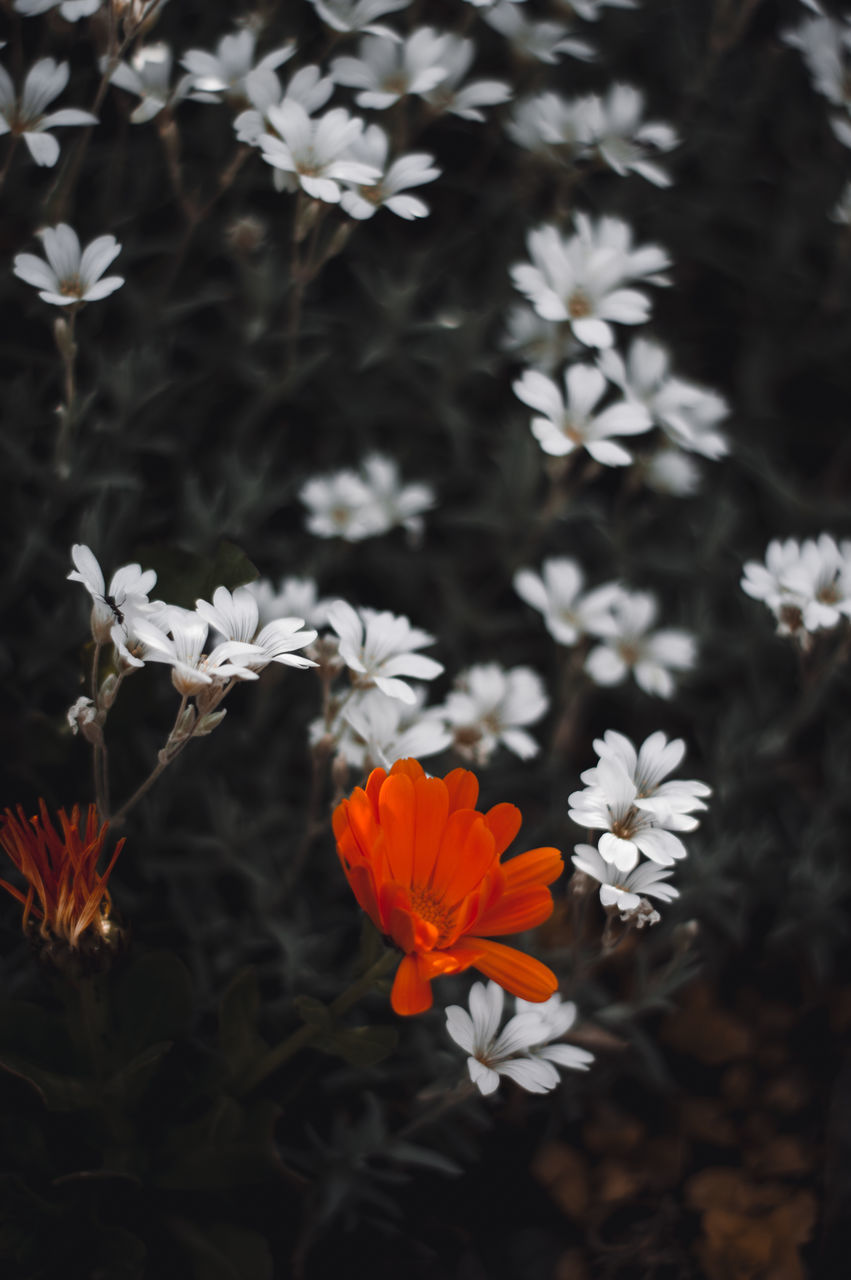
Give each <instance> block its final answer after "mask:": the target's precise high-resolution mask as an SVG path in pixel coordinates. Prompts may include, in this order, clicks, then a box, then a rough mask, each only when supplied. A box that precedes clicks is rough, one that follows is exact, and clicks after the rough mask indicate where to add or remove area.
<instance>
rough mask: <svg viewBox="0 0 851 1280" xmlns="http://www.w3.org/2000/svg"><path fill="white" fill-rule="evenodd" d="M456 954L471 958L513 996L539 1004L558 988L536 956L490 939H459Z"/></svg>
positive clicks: (550, 972)
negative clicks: (466, 955) (470, 956)
mask: <svg viewBox="0 0 851 1280" xmlns="http://www.w3.org/2000/svg"><path fill="white" fill-rule="evenodd" d="M452 949H453V951H455V952H456V953H458V954H460V955H465V954H468V955H472V956H473V957H474V958H473V960H472V965H473V968H474V969H478V970H479V972H480V973H483V974H484V975H485V977H486V978H493V980H494V982H498V983H499V985H500V986H501V987H504V988H505V990H506V991H510V992H511V994H512V995H513V996H520V998H521V1000H534V1001H535V1002H536V1003H540V1001H542V1000H549V998H550V996H551V995H553V994H554V993H555V992H556V990H557V989H558V978H557V977H556V976H555V974H554V973H553V971H552V969H548V968H547V966H546V965H545V964H541V961H540V960H536V959H535V958H534V956H527V955H525V953H524V952H522V951H516V950H515V949H514V947H506V946H505V945H504V944H503V943H501V942H491V941H490V939H488V938H459V939H458V941H457V942H456V943H455V945H454V946H453V948H452Z"/></svg>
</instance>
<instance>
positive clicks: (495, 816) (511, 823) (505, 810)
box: [485, 804, 523, 856]
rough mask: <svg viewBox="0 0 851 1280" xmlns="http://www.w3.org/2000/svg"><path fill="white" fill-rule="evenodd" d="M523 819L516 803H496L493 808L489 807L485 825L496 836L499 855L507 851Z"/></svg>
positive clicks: (495, 840)
mask: <svg viewBox="0 0 851 1280" xmlns="http://www.w3.org/2000/svg"><path fill="white" fill-rule="evenodd" d="M522 821H523V816H522V814H521V812H520V810H519V809H518V808H517V805H516V804H495V805H494V807H493V808H492V809H488V811H487V813H486V814H485V825H486V826H487V828H488V830H489V831H490V832H491V834H492V836H493V838H494V842H495V844H496V853H497V856H500V855H502V854H503V853H505V850H506V849H507V848H508V846H509V845H510V844H511V841H512V840H513V839H514V837H515V836H516V835H517V832H518V831H519V830H520V824H521V822H522Z"/></svg>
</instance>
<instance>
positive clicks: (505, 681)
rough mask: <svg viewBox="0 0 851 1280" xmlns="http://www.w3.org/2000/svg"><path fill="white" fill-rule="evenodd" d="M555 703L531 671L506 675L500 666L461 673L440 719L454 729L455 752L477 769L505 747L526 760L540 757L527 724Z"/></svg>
mask: <svg viewBox="0 0 851 1280" xmlns="http://www.w3.org/2000/svg"><path fill="white" fill-rule="evenodd" d="M549 705H550V702H549V698H548V697H547V695H546V693H545V692H544V684H543V681H542V680H541V678H540V676H539V675H537V674H536V672H534V671H533V670H532V669H531V667H512V668H510V669H509V670H506V669H505V668H504V667H501V666H499V664H498V663H496V662H487V663H479V664H477V665H475V666H472V667H469V668H468V669H467V670H466V671H462V672H461V673H460V675H459V676H458V677H457V679H456V681H455V688H454V689H453V691H452V692H451V693H450V694H449V696H448V698H447V699H446V702H445V704H444V705H443V706H442V707H440V708H438V714H440V715H441V716H443V717H445V719H446V720H447V721H448V723H449V724H450V725H451V727H452V730H453V741H454V745H455V749H456V750H457V751H458V752H459V753H460V754H461V755H463V756H466V757H468V758H470V759H472V760H474V761H476V763H477V764H487V762H488V761H489V760H490V758H491V756H492V755H493V753H494V751H495V750H496V748H497V747H498V746H499V745H500V744H502V746H504V747H507V748H508V750H509V751H512V752H513V753H514V754H515V755H516V756H519V757H520V759H521V760H530V759H531V758H532V757H533V756H536V755H537V754H538V750H539V747H538V744H537V742H536V741H535V739H534V738H533V737H532V735H531V734H530V733H527V732H526V729H525V728H524V727H523V726H525V725H530V724H535V723H536V722H537V721H538V720H540V719H541V717H542V716H543V715H545V713H546V711H547V708H548V707H549Z"/></svg>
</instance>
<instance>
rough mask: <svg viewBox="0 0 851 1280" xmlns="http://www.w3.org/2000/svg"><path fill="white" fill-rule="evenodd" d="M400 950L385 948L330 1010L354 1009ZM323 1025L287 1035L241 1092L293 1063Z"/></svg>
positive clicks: (246, 1082)
mask: <svg viewBox="0 0 851 1280" xmlns="http://www.w3.org/2000/svg"><path fill="white" fill-rule="evenodd" d="M398 958H399V957H398V952H396V951H395V950H388V951H385V952H384V954H383V955H381V956H379V958H378V959H377V960H376V962H375V964H373V965H371V966H370V968H369V969H367V971H366V973H364V974H362V976H361V977H360V978H358V979H357V981H355V982H353V983H352V985H351V986H350V987H347V988H346V990H345V991H344V992H343V993H342V995H339V996H337V999H336V1000H334V1001H333V1002H332V1004H331V1005H330V1006H329V1011H330V1013H331V1014H332V1016H333V1017H338V1016H339V1015H340V1014H343V1013H346V1012H347V1011H348V1010H349V1009H351V1007H352V1005H355V1004H357V1002H358V1001H359V1000H360V999H361V997H362V996H365V995H366V994H367V992H369V991H371V990H372V988H373V987H374V986H375V984H376V982H377V981H378V980H379V978H383V977H384V976H385V974H386V973H388V972H389V971H390V969H391V968H392V967H393V965H394V964H396V962H397V960H398ZM322 1030H323V1028H322V1027H321V1026H318V1025H316V1024H315V1023H305V1024H304V1026H303V1027H299V1029H298V1031H294V1032H293V1033H292V1035H291V1036H287V1038H286V1040H282V1041H281V1043H280V1044H278V1045H276V1046H275V1048H274V1049H270V1050H269V1052H268V1053H267V1054H265V1055H264V1056H263V1057H262V1058H261V1059H260V1061H259V1062H258V1063H257V1064H256V1066H255V1067H254V1070H253V1071H252V1072H251V1073H250V1074H249V1075H248V1077H247V1078H246V1080H245V1081H244V1082H243V1084H242V1087H241V1088H240V1090H239V1092H240V1093H249V1092H250V1091H251V1090H252V1089H255V1088H256V1087H257V1085H258V1084H261V1083H262V1081H264V1080H265V1079H266V1078H267V1077H268V1076H270V1075H272V1074H273V1073H274V1072H275V1071H277V1070H278V1068H279V1067H282V1066H283V1065H284V1063H285V1062H289V1060H290V1058H292V1057H295V1055H296V1054H297V1053H298V1052H299V1050H300V1049H304V1048H306V1047H307V1045H309V1044H310V1042H311V1040H314V1039H315V1038H316V1036H318V1035H319V1034H320V1033H321V1031H322Z"/></svg>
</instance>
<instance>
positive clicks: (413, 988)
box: [390, 956, 433, 1018]
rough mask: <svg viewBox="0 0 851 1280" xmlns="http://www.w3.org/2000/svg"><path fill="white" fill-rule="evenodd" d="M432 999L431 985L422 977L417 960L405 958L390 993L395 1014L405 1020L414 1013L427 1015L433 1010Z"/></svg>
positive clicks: (412, 957)
mask: <svg viewBox="0 0 851 1280" xmlns="http://www.w3.org/2000/svg"><path fill="white" fill-rule="evenodd" d="M432 999H433V997H432V994H431V985H430V984H429V982H428V981H427V980H426V979H425V978H423V977H422V976H421V975H420V971H419V967H418V965H417V961H416V958H415V957H414V956H403V957H402V963H401V964H400V965H399V968H398V969H397V970H396V977H395V978H394V979H393V988H392V990H391V992H390V1003H391V1005H392V1006H393V1012H394V1013H399V1014H401V1015H402V1016H403V1017H405V1018H407V1017H410V1016H411V1015H412V1014H414V1013H425V1011H426V1009H430V1008H431V1005H432Z"/></svg>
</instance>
